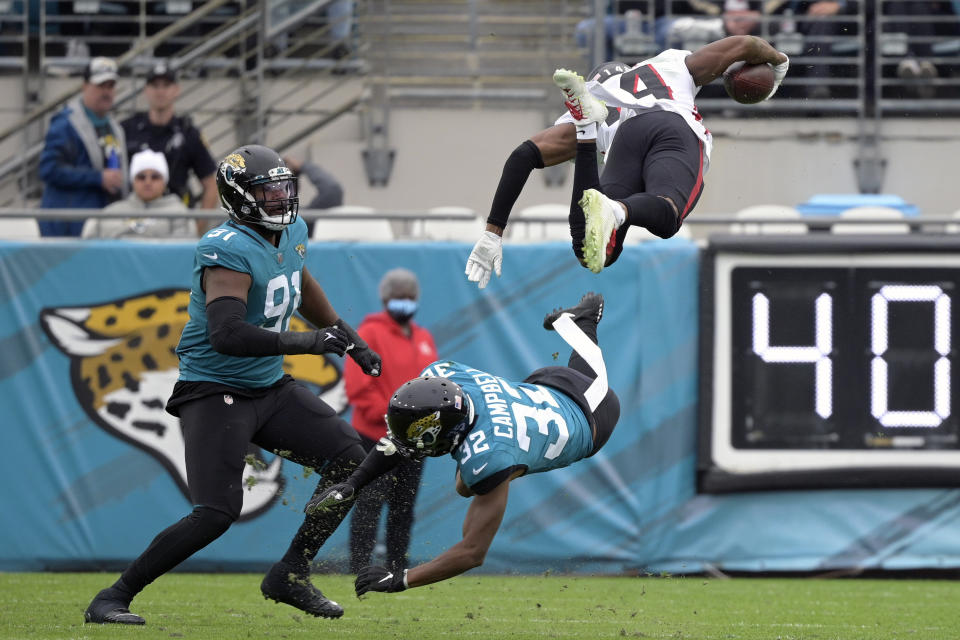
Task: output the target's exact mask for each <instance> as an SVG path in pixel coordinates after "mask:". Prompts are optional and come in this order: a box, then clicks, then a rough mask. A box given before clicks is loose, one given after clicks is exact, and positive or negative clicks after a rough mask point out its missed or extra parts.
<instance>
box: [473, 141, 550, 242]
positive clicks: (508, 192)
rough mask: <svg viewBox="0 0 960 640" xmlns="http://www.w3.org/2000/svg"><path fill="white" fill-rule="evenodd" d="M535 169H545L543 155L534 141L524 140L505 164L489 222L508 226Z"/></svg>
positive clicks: (499, 225) (491, 206) (491, 207)
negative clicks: (514, 208)
mask: <svg viewBox="0 0 960 640" xmlns="http://www.w3.org/2000/svg"><path fill="white" fill-rule="evenodd" d="M534 169H543V156H542V155H541V154H540V149H538V148H537V145H535V144H534V143H533V141H531V140H524V141H523V144H521V145H520V146H518V147H517V148H516V149H514V150H513V152H512V153H511V154H510V157H509V158H507V161H506V162H505V163H504V165H503V173H502V174H501V175H500V182H499V183H498V184H497V191H496V193H494V194H493V204H491V205H490V215H489V216H488V217H487V223H488V224H493V225H496V226H498V227H501V228H502V227H506V226H507V218H509V217H510V211H511V210H512V209H513V205H515V204H516V203H517V199H518V198H519V197H520V192H521V191H523V186H524V185H525V184H526V183H527V178H529V177H530V174H531V173H532V172H533V170H534Z"/></svg>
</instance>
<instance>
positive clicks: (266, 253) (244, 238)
mask: <svg viewBox="0 0 960 640" xmlns="http://www.w3.org/2000/svg"><path fill="white" fill-rule="evenodd" d="M306 255H307V225H306V223H305V222H304V221H303V219H302V218H298V219H297V221H296V222H294V223H293V224H291V225H288V226H287V227H285V228H284V229H283V231H282V232H281V233H280V243H279V246H277V247H275V246H273V244H271V243H270V242H268V241H267V240H265V239H264V238H263V236H261V235H260V234H259V233H257V232H256V231H254V230H253V229H250V228H249V227H246V226H244V225H241V224H237V223H235V222H234V221H232V220H229V221H227V222H225V223H223V224H221V225H220V226H219V227H217V228H215V229H212V230H210V231H208V232H207V233H206V234H204V236H203V237H202V238H201V239H200V241H199V242H198V243H197V249H196V252H195V253H194V258H193V284H192V286H191V289H190V305H189V314H190V319H189V321H188V322H187V325H186V326H185V327H184V329H183V335H182V336H181V337H180V344H179V345H177V356H179V358H180V379H181V380H191V381H196V380H202V381H208V382H220V383H222V384H226V385H230V386H235V387H242V388H256V387H266V386H269V385H271V384H273V383H274V382H276V381H277V380H279V379H280V378H281V377H282V376H283V356H282V355H278V356H266V357H259V358H244V357H237V356H228V355H225V354H222V353H218V352H217V351H215V350H214V349H213V347H212V346H211V345H210V339H209V337H208V335H207V314H206V294H205V293H204V292H203V289H202V287H201V280H202V278H203V270H204V269H205V268H207V267H224V268H226V269H231V270H233V271H239V272H241V273H247V274H249V275H250V278H251V280H252V284H251V285H250V290H249V291H248V292H247V315H246V318H245V319H246V321H247V322H249V323H250V324H252V325H255V326H258V327H261V328H263V329H267V330H268V331H277V332H279V331H286V330H287V329H288V328H289V326H290V317H291V316H293V313H294V312H295V311H296V310H297V308H299V306H300V278H301V273H302V271H303V263H304V258H305V257H306Z"/></svg>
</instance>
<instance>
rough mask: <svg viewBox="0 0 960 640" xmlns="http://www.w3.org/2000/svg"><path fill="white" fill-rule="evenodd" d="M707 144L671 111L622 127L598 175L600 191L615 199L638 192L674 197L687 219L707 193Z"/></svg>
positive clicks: (638, 117) (653, 113)
mask: <svg viewBox="0 0 960 640" xmlns="http://www.w3.org/2000/svg"><path fill="white" fill-rule="evenodd" d="M704 154H705V150H704V147H703V141H702V140H700V138H698V137H697V134H695V133H694V132H693V129H691V128H690V125H688V124H687V121H686V120H684V119H683V116H681V115H680V114H678V113H673V112H671V111H651V112H650V113H643V114H640V115H636V116H634V117H632V118H630V119H629V120H627V121H626V122H624V123H622V124H621V125H620V128H619V129H618V130H617V135H615V136H614V138H613V144H611V146H610V150H609V153H608V154H607V155H608V160H607V162H606V164H605V165H604V168H603V173H602V174H601V175H600V187H601V191H603V193H604V194H605V195H606V196H607V197H609V198H612V199H614V200H623V199H625V198H627V197H629V196H631V195H633V194H635V193H649V194H651V195H655V196H664V197H667V198H670V200H672V201H673V203H674V204H675V205H676V207H677V212H678V213H679V215H680V219H681V220H683V219H684V218H685V217H687V215H688V214H689V213H690V212H691V211H693V207H694V206H695V205H696V204H697V200H699V199H700V194H701V193H702V192H703V174H704V169H705V167H706V165H705V162H706V156H705V155H704Z"/></svg>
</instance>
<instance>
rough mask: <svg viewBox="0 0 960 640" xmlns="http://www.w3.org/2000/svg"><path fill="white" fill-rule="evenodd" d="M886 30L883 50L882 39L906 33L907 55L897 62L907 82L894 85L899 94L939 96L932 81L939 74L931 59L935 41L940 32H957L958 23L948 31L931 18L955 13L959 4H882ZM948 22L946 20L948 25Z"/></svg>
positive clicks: (881, 46) (911, 96)
mask: <svg viewBox="0 0 960 640" xmlns="http://www.w3.org/2000/svg"><path fill="white" fill-rule="evenodd" d="M882 7H883V15H884V16H885V17H886V18H887V19H886V20H884V21H883V33H882V34H881V35H880V36H879V37H880V38H881V43H880V50H881V53H883V39H885V38H891V37H893V38H895V37H896V36H894V35H893V34H899V35H901V37H903V36H905V37H906V38H905V41H904V43H903V44H904V48H905V52H904V57H903V59H902V60H900V62H899V63H898V64H897V68H896V73H897V77H898V78H900V79H901V80H903V81H904V83H903V85H901V86H895V87H892V88H891V89H892V91H893V92H894V93H895V94H899V95H896V97H906V98H920V99H924V100H929V99H931V98H934V97H935V96H936V87H935V86H934V85H933V83H932V82H931V80H933V79H934V78H936V77H938V76H939V75H940V72H939V70H938V69H937V66H936V65H935V64H934V63H933V62H932V61H930V60H927V59H926V58H929V57H931V56H933V55H934V52H933V47H932V42H933V41H934V39H935V38H936V37H937V36H938V35H951V36H955V35H957V32H956V24H954V25H953V27H954V28H953V29H952V30H949V29H948V30H947V31H946V33H944V31H943V30H942V27H941V25H940V24H938V23H936V22H934V20H932V19H928V20H925V19H924V18H933V17H934V16H949V15H953V14H954V11H955V10H956V7H957V3H955V2H953V3H951V2H932V1H931V2H918V1H916V0H915V1H913V2H902V1H901V2H885V3H883V5H882ZM878 13H879V12H878ZM946 24H947V23H944V25H946Z"/></svg>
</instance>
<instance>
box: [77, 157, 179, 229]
mask: <svg viewBox="0 0 960 640" xmlns="http://www.w3.org/2000/svg"><path fill="white" fill-rule="evenodd" d="M169 173H170V172H169V169H168V168H167V159H166V158H165V157H164V156H163V154H162V153H160V152H159V151H151V150H150V149H147V150H146V151H140V152H138V153H135V154H134V155H133V157H132V158H131V159H130V180H131V183H132V184H133V192H132V193H131V194H130V196H129V197H127V198H125V199H123V200H118V201H117V202H114V203H113V204H111V205H109V206H107V207H106V208H105V209H104V211H105V212H110V211H121V212H124V211H129V212H134V211H136V212H141V211H142V212H143V214H144V215H145V216H150V217H142V218H141V217H130V218H89V219H88V220H87V223H86V224H85V225H84V226H83V237H84V238H193V237H196V235H197V234H196V227H195V226H194V223H193V222H192V221H191V220H190V219H188V218H182V217H168V216H163V215H160V214H163V213H185V212H186V211H188V209H187V206H186V205H185V204H183V202H181V200H180V198H178V197H177V196H176V195H174V194H172V193H170V194H166V195H164V191H166V188H167V178H168V176H169Z"/></svg>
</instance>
